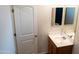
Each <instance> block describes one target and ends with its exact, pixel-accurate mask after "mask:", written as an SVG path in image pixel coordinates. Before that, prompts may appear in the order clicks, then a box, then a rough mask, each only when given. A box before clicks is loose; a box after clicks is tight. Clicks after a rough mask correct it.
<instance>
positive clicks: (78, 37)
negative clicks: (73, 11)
mask: <svg viewBox="0 0 79 59" xmlns="http://www.w3.org/2000/svg"><path fill="white" fill-rule="evenodd" d="M73 53H75V54H77V53H78V54H79V9H78V19H77V26H76V34H75V41H74V48H73Z"/></svg>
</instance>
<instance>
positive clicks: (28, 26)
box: [13, 6, 37, 54]
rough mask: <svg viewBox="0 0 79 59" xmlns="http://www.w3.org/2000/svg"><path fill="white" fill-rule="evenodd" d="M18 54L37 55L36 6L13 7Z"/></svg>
mask: <svg viewBox="0 0 79 59" xmlns="http://www.w3.org/2000/svg"><path fill="white" fill-rule="evenodd" d="M13 8H14V18H15V28H16V40H17V52H18V53H26V54H27V53H37V27H36V25H37V22H36V18H35V10H34V6H13Z"/></svg>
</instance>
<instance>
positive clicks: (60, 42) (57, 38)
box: [49, 33, 73, 47]
mask: <svg viewBox="0 0 79 59" xmlns="http://www.w3.org/2000/svg"><path fill="white" fill-rule="evenodd" d="M63 36H65V34H62V35H60V34H54V33H49V37H50V39H51V40H52V41H53V42H54V44H55V45H56V46H57V47H64V46H69V45H73V42H72V41H70V38H67V39H63V38H62V37H63Z"/></svg>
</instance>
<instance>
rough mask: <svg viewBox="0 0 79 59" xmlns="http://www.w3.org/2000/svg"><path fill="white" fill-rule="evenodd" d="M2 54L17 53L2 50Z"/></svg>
mask: <svg viewBox="0 0 79 59" xmlns="http://www.w3.org/2000/svg"><path fill="white" fill-rule="evenodd" d="M0 54H16V53H15V52H12V51H0Z"/></svg>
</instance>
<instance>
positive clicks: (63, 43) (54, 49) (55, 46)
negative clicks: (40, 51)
mask: <svg viewBox="0 0 79 59" xmlns="http://www.w3.org/2000/svg"><path fill="white" fill-rule="evenodd" d="M68 39H69V38H65V37H64V34H63V35H62V36H60V34H57V35H56V36H54V35H53V34H49V39H48V53H49V54H71V53H72V48H73V42H71V41H70V40H68Z"/></svg>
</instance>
